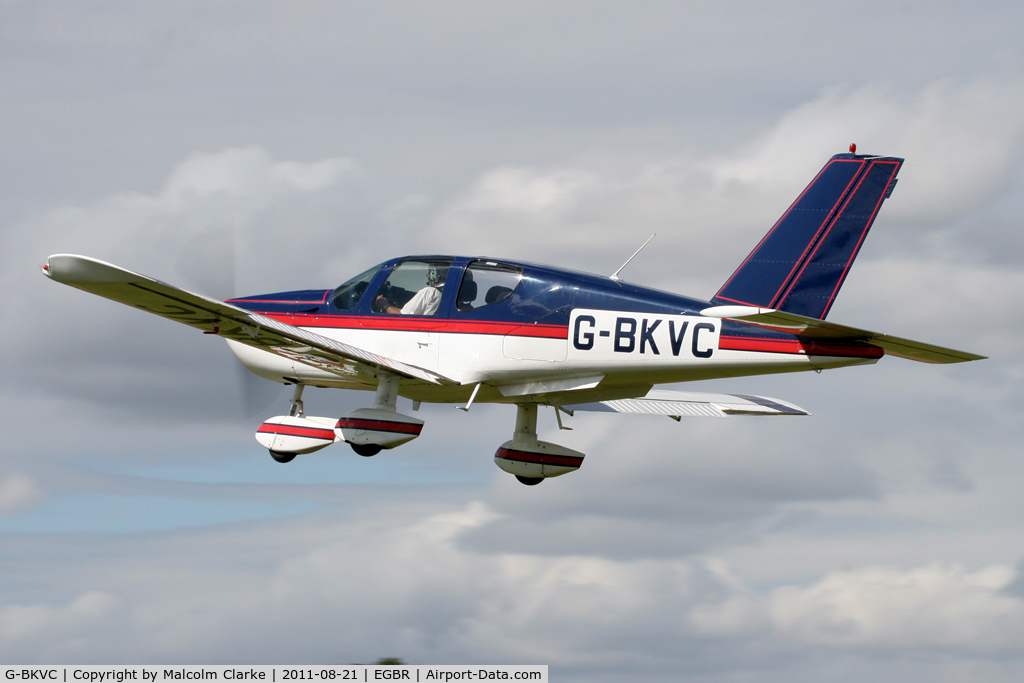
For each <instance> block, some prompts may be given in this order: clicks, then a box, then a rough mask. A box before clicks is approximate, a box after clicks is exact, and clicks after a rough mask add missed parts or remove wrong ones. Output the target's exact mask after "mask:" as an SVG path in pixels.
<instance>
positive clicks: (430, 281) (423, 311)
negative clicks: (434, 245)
mask: <svg viewBox="0 0 1024 683" xmlns="http://www.w3.org/2000/svg"><path fill="white" fill-rule="evenodd" d="M440 285H441V272H440V270H439V269H438V268H437V267H433V266H432V267H431V268H429V269H428V270H427V286H426V287H424V288H423V289H421V290H420V291H418V292H416V294H415V295H413V297H412V298H411V299H409V301H408V302H406V304H405V305H404V306H402V307H401V308H399V307H398V306H392V305H391V303H390V302H389V301H388V300H387V299H386V298H384V297H383V296H378V297H377V299H376V300H375V301H374V307H375V308H376V309H377V310H379V311H384V312H386V313H392V314H397V313H401V314H402V315H434V314H435V313H437V308H438V306H440V305H441V290H440Z"/></svg>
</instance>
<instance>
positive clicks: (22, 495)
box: [0, 473, 43, 517]
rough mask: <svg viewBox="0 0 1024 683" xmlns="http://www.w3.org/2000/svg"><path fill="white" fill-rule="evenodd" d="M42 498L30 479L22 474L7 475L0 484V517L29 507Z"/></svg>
mask: <svg viewBox="0 0 1024 683" xmlns="http://www.w3.org/2000/svg"><path fill="white" fill-rule="evenodd" d="M42 497H43V493H42V492H41V491H40V490H39V489H38V488H36V485H35V483H34V482H33V481H32V479H30V478H29V477H27V476H25V475H24V474H18V473H14V474H9V475H7V476H6V477H5V478H4V480H3V482H2V483H0V517H3V516H4V515H10V514H13V513H15V512H20V511H21V510H24V509H25V508H28V507H31V506H32V505H34V504H35V503H36V502H37V501H38V500H40V499H41V498H42Z"/></svg>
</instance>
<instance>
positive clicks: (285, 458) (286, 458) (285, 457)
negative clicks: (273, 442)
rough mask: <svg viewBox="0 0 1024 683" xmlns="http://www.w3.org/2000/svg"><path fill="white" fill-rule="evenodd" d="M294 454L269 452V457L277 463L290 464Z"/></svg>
mask: <svg viewBox="0 0 1024 683" xmlns="http://www.w3.org/2000/svg"><path fill="white" fill-rule="evenodd" d="M295 455H296V454H295V453H282V452H280V451H270V457H272V458H273V459H274V460H276V461H278V462H291V461H292V460H294V459H295Z"/></svg>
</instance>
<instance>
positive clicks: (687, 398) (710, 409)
mask: <svg viewBox="0 0 1024 683" xmlns="http://www.w3.org/2000/svg"><path fill="white" fill-rule="evenodd" d="M560 407H561V408H563V409H565V410H567V411H569V413H570V414H572V413H574V412H576V411H577V410H583V411H590V412H595V413H631V414H633V415H668V416H669V417H671V418H673V419H676V420H678V419H680V418H683V417H728V416H729V415H810V413H809V412H807V411H806V410H804V409H803V408H800V407H799V406H795V405H793V404H792V403H788V402H786V401H781V400H779V399H777V398H767V397H765V396H748V395H746V394H704V393H697V392H688V391H662V390H659V389H655V390H653V391H650V392H648V393H647V395H646V396H644V397H642V398H623V399H617V400H612V401H597V402H595V403H577V404H574V405H564V406H560Z"/></svg>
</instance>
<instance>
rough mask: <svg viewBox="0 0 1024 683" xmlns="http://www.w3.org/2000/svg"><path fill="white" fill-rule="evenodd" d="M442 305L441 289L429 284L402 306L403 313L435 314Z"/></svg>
mask: <svg viewBox="0 0 1024 683" xmlns="http://www.w3.org/2000/svg"><path fill="white" fill-rule="evenodd" d="M440 305H441V290H440V289H438V288H437V287H431V286H430V285H427V286H426V287H424V288H423V289H421V290H420V291H418V292H416V294H415V296H413V298H411V299H409V301H408V302H407V303H406V304H405V306H402V315H434V314H435V313H437V307H438V306H440Z"/></svg>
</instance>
